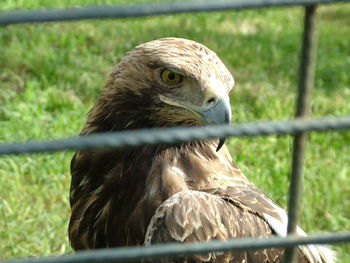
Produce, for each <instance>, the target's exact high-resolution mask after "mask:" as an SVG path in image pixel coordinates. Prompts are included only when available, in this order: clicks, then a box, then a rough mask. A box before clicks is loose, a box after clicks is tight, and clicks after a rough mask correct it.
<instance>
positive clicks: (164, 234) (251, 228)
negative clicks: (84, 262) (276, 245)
mask: <svg viewBox="0 0 350 263" xmlns="http://www.w3.org/2000/svg"><path fill="white" fill-rule="evenodd" d="M194 208H195V209H194ZM272 234H273V232H272V230H271V228H270V226H269V225H268V223H267V222H266V221H265V220H264V219H263V218H262V217H260V216H258V215H257V214H255V213H252V212H251V211H250V210H249V209H246V208H245V207H244V206H238V205H237V204H236V203H231V202H228V201H227V200H224V199H223V198H220V197H219V196H216V195H212V194H209V193H205V192H200V191H182V192H179V193H177V194H175V195H173V196H172V197H170V198H169V199H168V200H166V201H165V202H163V203H162V205H161V206H160V207H159V208H158V209H157V211H156V213H155V215H154V216H153V218H152V219H151V222H150V225H149V226H148V229H147V232H146V236H145V242H144V244H145V245H151V244H156V243H166V242H200V241H209V240H214V239H216V240H227V239H229V238H244V237H268V236H270V235H272ZM282 254H283V250H281V249H265V250H259V251H241V252H227V253H209V254H207V255H194V256H191V257H186V258H183V259H182V261H176V262H246V263H249V262H279V260H277V261H276V259H281V258H282V257H281V256H282ZM159 262H162V263H165V262H174V261H172V260H169V259H168V260H166V259H163V260H160V261H159Z"/></svg>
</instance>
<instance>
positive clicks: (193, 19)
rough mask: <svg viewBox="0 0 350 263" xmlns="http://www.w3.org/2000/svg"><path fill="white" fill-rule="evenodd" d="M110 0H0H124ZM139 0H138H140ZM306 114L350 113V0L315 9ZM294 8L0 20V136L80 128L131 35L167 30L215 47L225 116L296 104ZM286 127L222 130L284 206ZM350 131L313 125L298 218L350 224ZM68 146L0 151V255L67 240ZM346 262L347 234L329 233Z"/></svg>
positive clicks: (5, 1)
mask: <svg viewBox="0 0 350 263" xmlns="http://www.w3.org/2000/svg"><path fill="white" fill-rule="evenodd" d="M135 2H140V1H131V0H130V1H112V0H109V1H108V0H76V1H68V0H66V1H63V0H61V1H59V0H52V1H44V0H2V1H1V2H0V10H1V11H4V10H9V9H22V8H45V7H68V6H79V5H85V4H96V5H97V4H126V3H135ZM144 2H145V1H144ZM147 2H152V1H147ZM319 15H320V18H319V24H318V28H319V45H318V46H319V49H318V52H317V70H316V81H315V89H314V91H313V98H312V115H313V116H315V117H320V116H325V115H327V116H342V115H349V114H350V103H349V97H350V85H349V84H350V80H349V69H350V38H349V35H350V4H336V5H327V6H322V7H321V8H320V9H319ZM302 21H303V9H302V8H271V9H261V10H246V11H239V12H237V11H225V12H214V13H199V14H181V15H169V16H157V17H148V18H130V19H120V20H90V21H86V20H85V21H76V22H67V23H46V24H31V25H29V24H28V25H12V26H6V27H1V28H0V143H5V142H14V141H23V140H31V139H52V138H57V137H67V136H72V135H76V134H78V133H79V131H80V129H81V128H82V126H83V123H84V121H85V120H84V119H85V115H86V113H87V111H88V110H89V109H90V107H91V106H92V104H93V103H94V101H95V99H96V97H97V96H98V93H99V90H100V89H101V88H102V87H103V85H104V82H105V80H106V75H107V74H108V72H109V70H110V69H111V68H112V66H113V65H115V64H116V63H118V61H119V60H120V58H121V57H122V56H123V55H124V54H125V52H127V51H128V50H130V49H132V48H133V47H134V46H135V45H137V44H140V43H143V42H146V41H149V40H152V39H156V38H160V37H166V36H176V37H183V38H189V39H193V40H195V41H198V42H200V43H203V44H205V45H206V46H208V47H209V48H211V49H212V50H214V51H216V52H217V53H218V55H219V56H220V57H221V58H222V60H223V61H224V62H225V63H226V65H227V66H228V68H229V69H230V70H231V72H232V73H233V75H234V77H235V79H236V89H235V91H234V92H233V93H232V110H233V122H246V121H254V120H270V119H271V120H272V119H289V118H292V117H293V114H294V109H293V106H294V101H295V90H296V86H297V80H298V79H297V78H298V65H299V64H298V63H299V62H298V58H299V50H300V44H301V42H300V39H301V33H302V27H303V25H302ZM291 141H292V140H291V137H288V136H269V137H255V138H235V139H230V140H228V143H227V144H228V146H229V149H230V151H231V154H232V156H233V158H234V160H235V161H236V162H237V163H238V165H239V166H240V167H241V168H242V170H243V171H244V172H245V174H246V175H247V176H248V177H249V178H250V179H251V180H252V181H254V182H255V183H256V184H257V185H258V186H259V187H260V188H262V189H263V190H264V191H265V192H266V193H268V195H270V196H271V197H272V199H274V200H276V201H277V202H278V203H279V204H280V205H281V206H282V207H286V203H287V194H288V183H289V179H288V178H289V171H290V156H291ZM349 145H350V132H349V131H344V132H329V133H312V134H311V135H310V136H309V141H308V149H307V155H306V163H305V178H304V197H303V210H302V219H301V225H302V227H303V228H304V229H305V230H306V231H311V232H326V231H340V230H349V229H350V168H349V164H350V147H349ZM71 157H72V152H60V153H54V154H36V155H25V156H5V157H1V158H0V240H1V242H0V259H8V258H18V257H28V256H42V255H52V254H64V253H68V252H71V248H70V246H69V242H68V239H67V223H68V218H69V204H68V192H69V183H70V174H69V162H70V159H71ZM335 249H336V250H337V251H338V253H339V262H344V263H345V262H350V255H349V251H350V245H349V244H347V245H337V246H335Z"/></svg>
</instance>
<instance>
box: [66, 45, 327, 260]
mask: <svg viewBox="0 0 350 263" xmlns="http://www.w3.org/2000/svg"><path fill="white" fill-rule="evenodd" d="M233 85H234V80H233V77H232V76H231V74H230V73H229V71H228V70H227V68H226V67H225V66H224V64H223V63H222V62H221V60H220V59H219V58H218V57H217V55H216V54H215V53H214V52H213V51H211V50H209V49H208V48H207V47H205V46H203V45H201V44H199V43H196V42H194V41H191V40H186V39H179V38H163V39H158V40H154V41H150V42H148V43H145V44H142V45H140V46H137V47H136V48H135V49H134V50H132V51H130V52H129V53H128V54H127V55H126V56H125V57H124V58H123V59H122V61H121V62H120V63H119V64H118V65H117V66H116V67H115V68H114V69H113V71H112V73H111V74H110V76H109V79H108V81H107V83H106V85H105V87H104V89H103V90H102V92H101V95H100V97H99V98H98V100H97V103H96V104H95V105H94V106H93V107H92V109H91V110H90V112H89V114H88V117H87V121H86V124H85V127H84V128H83V130H82V135H83V136H84V135H88V134H91V133H98V132H109V131H125V130H135V129H141V128H153V127H169V126H200V125H205V124H224V123H229V122H230V119H231V108H230V103H229V95H228V94H229V92H230V91H231V89H232V88H233ZM222 143H223V141H221V142H219V140H218V139H214V140H203V141H196V142H188V143H181V144H175V145H163V144H160V145H156V146H144V147H138V148H133V149H103V150H81V151H78V152H77V153H76V154H75V155H74V157H73V159H72V162H71V174H72V182H71V189H70V204H71V209H72V214H71V218H70V223H69V238H70V242H71V244H72V247H73V248H74V249H75V250H81V249H93V248H106V247H115V246H135V245H150V244H156V243H165V242H200V241H209V240H214V239H216V240H227V239H229V238H245V237H256V238H262V237H269V236H271V235H280V236H285V235H286V228H287V227H286V226H287V215H286V213H285V211H284V210H283V209H282V208H280V207H279V206H278V205H276V204H275V203H274V202H273V201H271V199H269V198H268V197H267V196H266V195H265V194H263V193H262V192H261V191H260V190H259V189H258V188H257V187H256V186H255V185H254V184H253V183H251V182H250V181H249V180H248V179H247V178H246V177H245V176H244V175H243V174H242V172H241V171H240V170H239V168H238V167H237V166H236V165H235V164H234V163H233V162H232V159H231V156H230V154H229V152H228V150H227V148H226V146H225V145H222ZM218 144H219V146H218ZM221 146H222V147H221ZM298 232H299V234H300V235H305V233H304V232H303V231H302V230H301V229H300V228H299V229H298ZM283 253H284V250H283V249H264V250H256V251H253V250H252V251H241V252H226V253H209V254H207V255H194V256H186V257H182V258H179V259H176V260H175V261H173V260H171V259H163V260H160V261H157V262H212V263H214V262H218V263H221V262H246V263H249V262H280V261H281V260H282V259H283ZM299 261H300V262H334V257H333V255H332V252H331V251H330V250H328V249H326V248H324V247H320V246H302V247H300V248H299Z"/></svg>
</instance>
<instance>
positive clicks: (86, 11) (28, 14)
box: [0, 0, 350, 25]
mask: <svg viewBox="0 0 350 263" xmlns="http://www.w3.org/2000/svg"><path fill="white" fill-rule="evenodd" d="M349 1H350V0H236V1H232V0H218V1H188V2H172V3H171V2H169V3H157V4H155V3H154V4H137V5H129V6H88V7H80V8H69V9H52V10H32V11H11V12H3V13H0V25H9V24H19V23H33V22H53V21H56V22H58V21H68V20H78V19H96V18H123V17H140V16H152V15H165V14H175V13H185V12H204V11H206V12H208V11H220V10H241V9H248V8H265V7H273V6H275V7H278V6H301V5H312V4H329V3H336V2H349Z"/></svg>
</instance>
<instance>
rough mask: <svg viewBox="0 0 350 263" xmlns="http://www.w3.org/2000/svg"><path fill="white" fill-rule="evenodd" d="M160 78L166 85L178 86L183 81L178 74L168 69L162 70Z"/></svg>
mask: <svg viewBox="0 0 350 263" xmlns="http://www.w3.org/2000/svg"><path fill="white" fill-rule="evenodd" d="M160 76H161V78H162V80H163V81H164V83H165V84H168V85H176V84H179V83H180V82H182V79H183V77H182V76H181V75H180V74H178V73H176V72H173V71H170V70H168V69H165V70H163V71H162V73H160Z"/></svg>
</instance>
